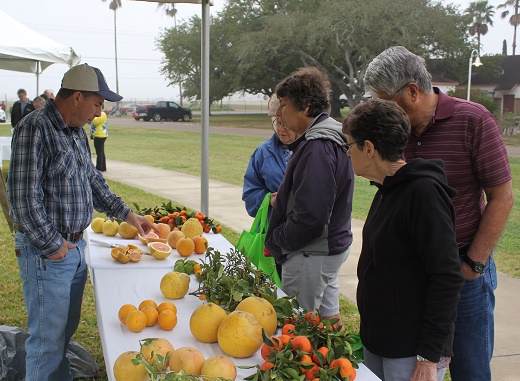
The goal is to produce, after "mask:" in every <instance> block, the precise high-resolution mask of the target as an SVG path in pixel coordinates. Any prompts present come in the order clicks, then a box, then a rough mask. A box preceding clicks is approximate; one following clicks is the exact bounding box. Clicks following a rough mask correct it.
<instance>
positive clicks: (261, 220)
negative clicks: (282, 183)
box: [249, 192, 271, 233]
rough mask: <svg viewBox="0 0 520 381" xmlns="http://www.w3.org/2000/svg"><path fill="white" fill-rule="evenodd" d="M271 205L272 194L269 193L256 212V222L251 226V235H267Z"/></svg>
mask: <svg viewBox="0 0 520 381" xmlns="http://www.w3.org/2000/svg"><path fill="white" fill-rule="evenodd" d="M270 203H271V193H270V192H267V194H266V195H265V197H264V200H263V201H262V203H261V204H260V207H259V208H258V211H257V212H256V216H255V220H254V221H253V224H252V225H251V230H249V232H250V233H267V226H268V224H269V221H268V219H267V215H268V212H269V205H270Z"/></svg>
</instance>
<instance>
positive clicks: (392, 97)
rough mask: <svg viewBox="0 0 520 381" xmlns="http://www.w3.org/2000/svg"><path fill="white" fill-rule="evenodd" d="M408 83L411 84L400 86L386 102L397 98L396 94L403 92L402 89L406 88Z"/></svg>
mask: <svg viewBox="0 0 520 381" xmlns="http://www.w3.org/2000/svg"><path fill="white" fill-rule="evenodd" d="M410 83H411V82H406V83H405V84H404V85H403V86H401V87H400V88H399V90H397V91H396V92H395V93H393V94H392V96H391V97H390V98H388V99H387V100H388V101H391V100H393V99H394V98H395V97H396V96H397V94H399V93H400V92H401V91H403V89H404V88H405V87H406V86H408V85H409V84H410Z"/></svg>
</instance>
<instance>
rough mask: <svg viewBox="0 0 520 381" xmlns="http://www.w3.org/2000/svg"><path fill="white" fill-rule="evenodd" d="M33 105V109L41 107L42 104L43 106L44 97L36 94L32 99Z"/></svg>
mask: <svg viewBox="0 0 520 381" xmlns="http://www.w3.org/2000/svg"><path fill="white" fill-rule="evenodd" d="M33 106H34V109H35V110H38V109H39V108H42V107H43V106H45V99H44V98H43V97H42V96H37V97H36V98H34V99H33Z"/></svg>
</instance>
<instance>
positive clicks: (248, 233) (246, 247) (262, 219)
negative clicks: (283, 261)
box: [236, 193, 282, 288]
mask: <svg viewBox="0 0 520 381" xmlns="http://www.w3.org/2000/svg"><path fill="white" fill-rule="evenodd" d="M270 200H271V193H267V194H266V195H265V198H264V201H262V204H261V205H260V208H258V212H257V213H256V216H255V220H254V221H253V225H251V229H249V230H244V231H243V232H242V234H241V235H240V238H239V239H238V244H237V247H236V248H237V250H239V251H240V252H242V254H244V255H245V256H246V257H248V258H249V259H251V262H252V263H253V264H254V265H255V266H256V267H257V268H258V269H260V270H262V271H263V272H264V273H266V274H268V275H269V277H270V278H271V279H272V280H273V281H274V282H275V283H276V285H277V286H278V287H280V288H281V287H282V281H281V280H280V277H279V276H278V272H277V271H276V263H275V260H274V258H272V257H266V256H264V243H265V235H266V233H267V227H268V224H269V221H268V217H267V214H268V211H269V203H270Z"/></svg>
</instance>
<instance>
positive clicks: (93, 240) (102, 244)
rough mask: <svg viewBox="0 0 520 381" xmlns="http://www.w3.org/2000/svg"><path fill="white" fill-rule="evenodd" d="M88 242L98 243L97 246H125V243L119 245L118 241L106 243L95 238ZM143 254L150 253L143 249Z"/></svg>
mask: <svg viewBox="0 0 520 381" xmlns="http://www.w3.org/2000/svg"><path fill="white" fill-rule="evenodd" d="M90 242H91V243H93V244H94V245H99V246H103V247H111V248H114V247H125V245H121V244H119V243H108V242H103V241H98V240H97V239H91V240H90ZM143 254H146V255H151V254H150V253H148V252H146V251H143Z"/></svg>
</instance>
